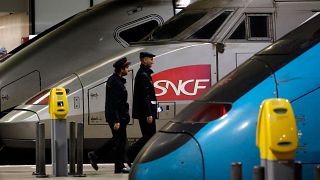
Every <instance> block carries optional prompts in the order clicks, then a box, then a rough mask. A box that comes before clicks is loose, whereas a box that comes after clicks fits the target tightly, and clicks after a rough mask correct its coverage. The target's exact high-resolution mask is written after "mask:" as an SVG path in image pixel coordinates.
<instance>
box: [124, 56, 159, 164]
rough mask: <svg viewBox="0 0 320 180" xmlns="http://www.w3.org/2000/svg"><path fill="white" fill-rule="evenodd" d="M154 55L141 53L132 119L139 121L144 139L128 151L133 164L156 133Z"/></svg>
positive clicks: (135, 84)
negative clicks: (153, 76)
mask: <svg viewBox="0 0 320 180" xmlns="http://www.w3.org/2000/svg"><path fill="white" fill-rule="evenodd" d="M154 57H155V55H154V54H152V53H149V52H141V53H140V62H141V64H140V69H139V70H138V72H137V75H136V77H135V83H134V94H133V106H132V117H133V118H135V119H138V120H139V125H140V130H141V133H142V137H141V138H140V139H139V140H138V141H137V142H136V143H134V144H133V145H132V146H131V147H130V148H129V149H128V152H127V154H128V157H129V160H130V161H131V162H132V161H133V160H134V159H135V157H136V156H137V154H138V152H139V151H140V150H141V149H142V147H143V146H144V145H145V144H146V143H147V141H148V140H149V139H150V138H151V137H152V136H153V135H154V134H155V133H156V122H155V119H156V117H157V99H156V95H155V91H154V86H153V82H152V77H151V74H152V73H153V71H152V70H151V67H152V64H153V58H154Z"/></svg>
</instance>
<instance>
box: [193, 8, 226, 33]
mask: <svg viewBox="0 0 320 180" xmlns="http://www.w3.org/2000/svg"><path fill="white" fill-rule="evenodd" d="M230 14H231V11H225V12H223V13H221V14H220V15H219V16H217V17H216V18H214V19H213V20H211V21H210V22H209V23H208V24H206V25H205V26H204V27H202V28H201V29H200V30H199V31H197V32H196V33H194V34H193V35H191V36H190V37H189V38H188V39H210V38H211V37H212V36H213V35H214V34H215V33H216V32H217V30H218V29H219V28H220V27H221V25H222V24H223V23H224V22H225V21H226V19H227V18H228V17H229V15H230Z"/></svg>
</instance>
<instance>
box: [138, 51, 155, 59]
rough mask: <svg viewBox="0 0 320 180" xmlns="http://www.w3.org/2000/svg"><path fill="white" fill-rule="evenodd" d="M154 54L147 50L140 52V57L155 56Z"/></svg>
mask: <svg viewBox="0 0 320 180" xmlns="http://www.w3.org/2000/svg"><path fill="white" fill-rule="evenodd" d="M155 56H156V55H154V54H152V53H149V52H140V59H142V58H144V57H155Z"/></svg>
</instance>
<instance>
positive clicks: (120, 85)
mask: <svg viewBox="0 0 320 180" xmlns="http://www.w3.org/2000/svg"><path fill="white" fill-rule="evenodd" d="M129 64H130V63H129V62H128V61H127V58H125V57H124V58H121V59H120V60H118V61H116V62H115V63H114V64H113V67H114V68H115V72H114V74H113V75H112V76H110V77H109V78H108V80H107V83H106V101H105V117H106V121H107V122H108V124H109V126H110V129H111V131H112V138H111V139H110V140H109V141H107V142H106V143H105V144H104V145H103V146H102V147H100V148H99V149H97V150H95V151H91V152H89V153H88V157H89V160H90V163H91V165H92V167H93V168H94V169H95V170H98V165H97V160H98V157H101V156H103V155H104V154H105V153H107V152H110V151H111V150H112V149H115V151H114V152H115V155H114V158H115V159H114V162H115V170H114V172H115V173H128V172H129V169H127V168H125V166H124V164H123V163H124V161H125V158H124V157H125V146H126V143H127V132H126V128H127V124H128V123H129V121H130V115H129V104H128V103H127V100H128V92H127V90H126V87H125V86H124V84H125V83H126V80H125V79H124V78H123V76H126V75H127V74H128V67H129Z"/></svg>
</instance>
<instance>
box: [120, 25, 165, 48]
mask: <svg viewBox="0 0 320 180" xmlns="http://www.w3.org/2000/svg"><path fill="white" fill-rule="evenodd" d="M158 25H159V24H158V22H157V21H155V20H152V21H148V22H146V23H143V24H140V25H138V26H135V27H133V28H130V29H126V30H124V31H122V32H120V33H119V36H120V37H121V38H122V39H123V40H125V41H127V42H128V43H129V44H130V43H132V42H137V41H139V40H141V39H142V38H144V37H145V36H146V35H148V34H149V33H150V32H151V30H152V29H154V28H156V27H158ZM132 34H134V36H132Z"/></svg>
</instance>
